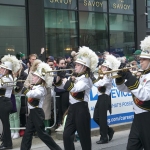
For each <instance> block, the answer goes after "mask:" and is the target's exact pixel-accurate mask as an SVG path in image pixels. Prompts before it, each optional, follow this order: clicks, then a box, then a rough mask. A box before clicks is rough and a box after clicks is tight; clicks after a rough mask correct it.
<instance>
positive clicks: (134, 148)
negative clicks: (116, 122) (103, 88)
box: [116, 36, 150, 150]
mask: <svg viewBox="0 0 150 150" xmlns="http://www.w3.org/2000/svg"><path fill="white" fill-rule="evenodd" d="M140 46H141V49H142V52H141V55H140V65H141V69H142V70H143V72H142V75H141V76H140V78H139V79H137V78H136V76H133V75H132V73H131V72H130V71H120V72H118V74H119V75H120V76H121V77H120V78H117V79H116V84H117V87H118V89H119V90H120V91H123V92H131V93H132V95H133V102H134V103H133V110H134V119H133V122H132V126H131V131H130V134H129V138H128V144H127V150H142V149H144V150H150V142H149V139H150V119H149V118H150V36H148V37H146V38H145V39H144V40H143V41H141V45H140Z"/></svg>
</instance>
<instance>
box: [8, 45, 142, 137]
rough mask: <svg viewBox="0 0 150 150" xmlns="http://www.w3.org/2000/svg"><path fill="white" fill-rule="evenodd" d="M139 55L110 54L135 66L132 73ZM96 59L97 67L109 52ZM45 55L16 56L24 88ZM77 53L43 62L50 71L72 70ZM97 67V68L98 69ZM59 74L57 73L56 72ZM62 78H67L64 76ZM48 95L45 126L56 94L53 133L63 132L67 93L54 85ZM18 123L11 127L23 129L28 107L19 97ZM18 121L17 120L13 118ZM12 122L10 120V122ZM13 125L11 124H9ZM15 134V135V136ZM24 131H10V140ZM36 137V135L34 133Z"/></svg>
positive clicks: (49, 120) (138, 53) (49, 117)
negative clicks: (20, 64) (23, 75)
mask: <svg viewBox="0 0 150 150" xmlns="http://www.w3.org/2000/svg"><path fill="white" fill-rule="evenodd" d="M140 53H141V50H136V51H135V52H134V53H133V55H132V56H130V57H128V58H126V57H125V56H123V57H120V56H119V55H117V54H112V55H114V56H115V57H117V59H118V60H120V61H121V63H124V64H126V65H127V66H132V65H136V66H137V68H136V69H135V68H134V69H133V70H132V71H137V70H139V69H140V66H139V55H140ZM96 54H97V56H98V58H99V63H98V66H100V65H101V64H102V63H103V62H104V60H105V56H106V55H108V54H109V52H107V51H105V52H103V53H101V52H96ZM43 55H45V50H44V48H42V49H41V53H40V55H37V54H30V55H29V56H28V58H27V57H26V56H25V55H24V54H23V53H21V52H19V53H17V54H16V57H17V58H18V59H19V60H21V62H22V67H23V70H24V73H26V81H25V82H24V86H25V87H27V88H32V85H31V84H30V82H31V76H32V72H34V71H35V70H36V68H37V65H38V64H39V63H41V62H42V56H43ZM76 55H77V53H76V52H74V51H73V52H71V53H70V54H67V55H65V56H64V57H54V56H48V57H47V58H46V60H45V62H46V63H47V64H48V65H49V66H50V67H51V68H52V70H58V69H74V67H75V64H74V60H75V57H76ZM98 66H97V67H98ZM58 73H59V72H58ZM67 73H68V74H71V73H72V71H71V70H69V71H67ZM55 74H56V72H54V78H53V80H54V81H55ZM64 77H69V76H67V74H66V75H64ZM47 91H48V94H47V95H46V97H45V101H44V104H43V110H44V113H45V126H46V127H50V126H52V125H53V123H54V104H53V102H54V101H53V94H54V93H55V94H56V115H57V119H56V125H55V131H63V118H64V114H65V113H66V111H67V109H68V107H69V92H68V91H66V90H61V89H58V88H57V87H55V86H54V85H53V86H52V87H49V88H47ZM19 105H20V106H19V109H18V110H19V111H20V113H19V120H20V121H19V122H18V123H17V126H13V127H14V128H15V127H16V128H17V127H18V128H19V127H25V126H26V121H27V118H28V113H29V111H28V107H27V102H26V97H25V96H23V95H22V96H21V100H20V104H19ZM15 119H18V118H15ZM11 121H12V120H11ZM11 124H13V123H11ZM47 132H49V134H50V133H51V131H50V130H49V129H47ZM15 133H17V134H15ZM23 134H24V130H18V129H17V130H14V129H13V130H12V138H13V139H15V138H18V137H20V136H23ZM35 135H36V133H35Z"/></svg>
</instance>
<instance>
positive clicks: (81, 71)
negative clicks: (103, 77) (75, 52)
mask: <svg viewBox="0 0 150 150" xmlns="http://www.w3.org/2000/svg"><path fill="white" fill-rule="evenodd" d="M83 68H84V66H83V65H82V68H81V69H80V71H79V73H81V72H82V70H83Z"/></svg>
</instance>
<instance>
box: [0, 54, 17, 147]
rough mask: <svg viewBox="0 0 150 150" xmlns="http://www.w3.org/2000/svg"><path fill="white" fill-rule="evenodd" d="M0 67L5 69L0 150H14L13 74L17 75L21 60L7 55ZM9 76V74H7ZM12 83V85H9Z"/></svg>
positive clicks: (1, 83)
mask: <svg viewBox="0 0 150 150" xmlns="http://www.w3.org/2000/svg"><path fill="white" fill-rule="evenodd" d="M1 62H2V63H1V64H0V67H1V68H3V70H4V71H3V73H2V76H1V78H0V119H1V121H2V124H3V133H2V144H1V146H0V149H12V148H13V144H12V139H11V131H10V123H9V115H10V113H11V112H12V111H13V104H12V101H11V95H12V89H13V85H12V84H13V77H12V73H13V72H14V73H16V72H17V71H18V70H19V69H20V65H19V60H18V59H17V58H16V57H15V56H11V55H5V56H4V57H3V58H2V59H1ZM6 71H7V72H8V71H9V72H8V74H7V72H6ZM9 82H10V83H9Z"/></svg>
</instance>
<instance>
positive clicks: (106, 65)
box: [93, 55, 120, 144]
mask: <svg viewBox="0 0 150 150" xmlns="http://www.w3.org/2000/svg"><path fill="white" fill-rule="evenodd" d="M119 66H120V61H119V60H117V58H116V57H114V56H113V55H106V59H105V61H104V62H103V64H102V65H101V71H102V72H105V71H110V70H116V69H118V67H119ZM93 82H94V85H95V86H96V87H97V88H98V101H97V103H96V105H95V109H94V115H93V119H94V121H95V122H96V123H97V124H98V125H99V126H100V135H101V137H100V140H99V141H97V142H96V143H97V144H104V143H108V140H109V141H110V140H111V139H112V138H113V134H114V130H113V129H112V128H110V127H109V126H108V125H107V110H109V112H110V114H111V97H110V92H111V87H112V78H111V77H109V76H107V75H104V77H103V79H99V78H98V79H97V80H95V81H93ZM107 135H108V136H109V139H108V136H107Z"/></svg>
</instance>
